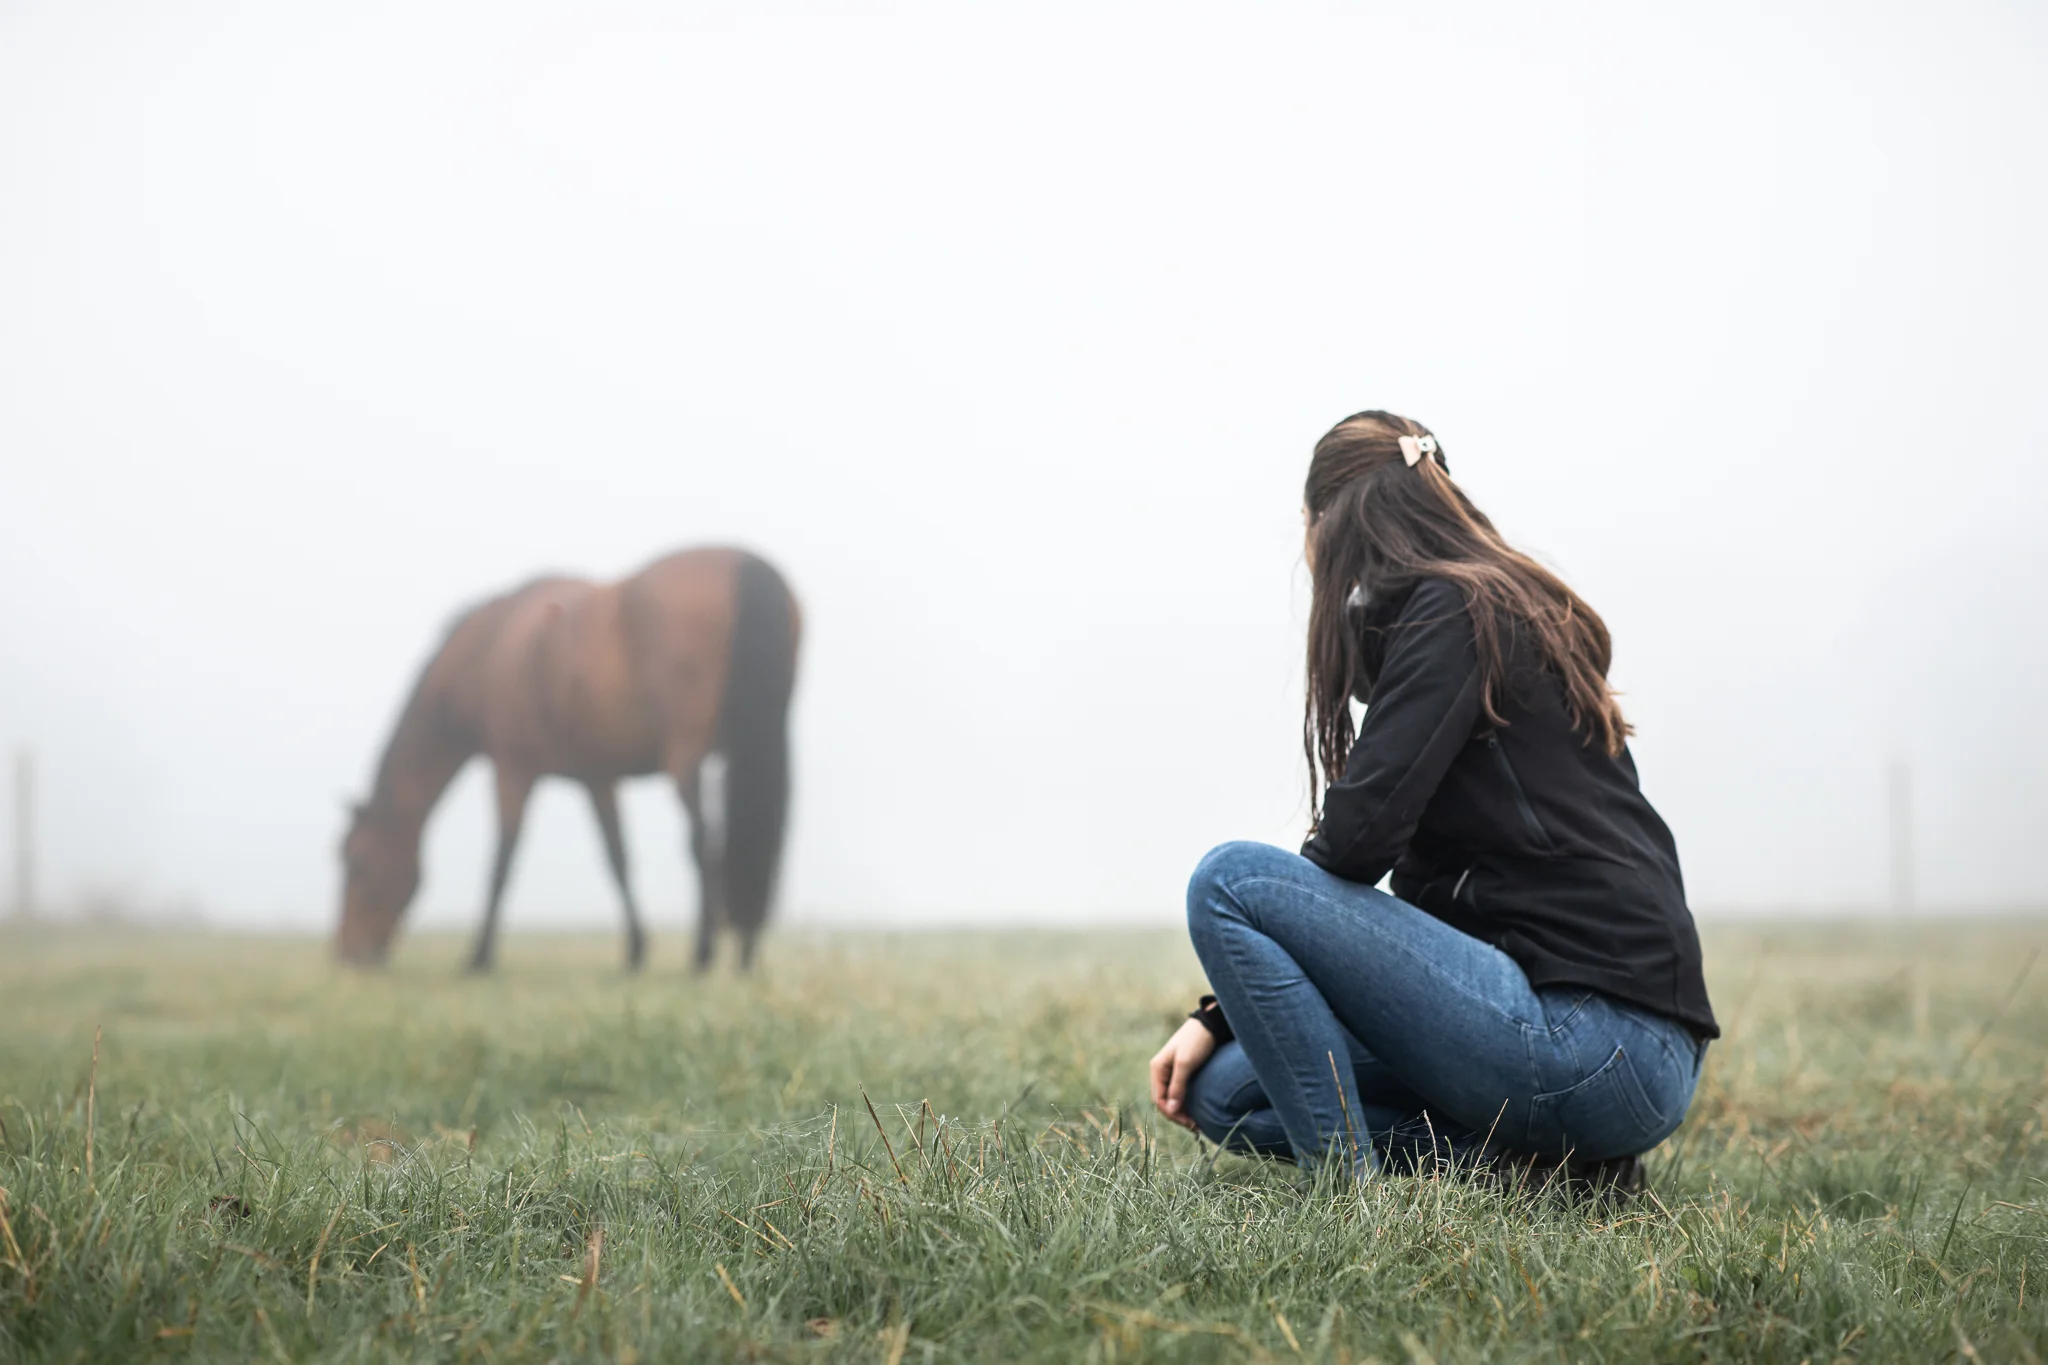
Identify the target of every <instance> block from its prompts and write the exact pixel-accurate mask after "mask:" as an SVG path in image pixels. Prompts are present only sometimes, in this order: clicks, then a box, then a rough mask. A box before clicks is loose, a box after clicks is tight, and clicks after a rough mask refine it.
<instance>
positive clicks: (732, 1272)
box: [0, 923, 2048, 1362]
mask: <svg viewBox="0 0 2048 1365" xmlns="http://www.w3.org/2000/svg"><path fill="white" fill-rule="evenodd" d="M2044 945H2048V924H2043V923H2035V924H2031V925H2027V924H2012V925H2005V926H1992V925H1976V926H1967V927H1959V928H1958V927H1950V928H1938V929H1937V928H1920V929H1913V930H1904V929H1897V928H1873V927H1869V926H1857V925H1850V924H1833V925H1826V926H1807V927H1798V928H1784V929H1761V928H1717V929H1713V930H1711V931H1710V933H1709V938H1708V954H1709V957H1708V962H1709V969H1710V975H1711V978H1712V984H1713V988H1714V995H1715V1001H1716V1004H1717V1007H1718V1009H1719V1011H1720V1014H1721V1017H1722V1019H1723V1021H1724V1023H1725V1024H1726V1025H1728V1027H1729V1037H1728V1038H1727V1039H1726V1040H1725V1041H1724V1042H1723V1043H1722V1044H1720V1045H1719V1046H1718V1047H1717V1048H1716V1049H1715V1050H1714V1051H1713V1052H1712V1053H1711V1054H1710V1058H1709V1062H1708V1071H1707V1077H1706V1079H1705V1081H1704V1083H1703V1087H1702V1091H1701V1094H1700V1097H1699V1099H1698V1101H1697V1103H1696V1105H1695V1107H1694V1110H1693V1115H1692V1118H1691V1119H1690V1121H1689V1122H1688V1123H1687V1124H1686V1126H1685V1128H1684V1129H1683V1130H1682V1131H1681V1132H1680V1133H1679V1134H1678V1136H1677V1137H1676V1138H1674V1139H1673V1140H1672V1141H1671V1142H1670V1143H1669V1144H1667V1145H1666V1146H1665V1147H1664V1148H1663V1149H1661V1150H1660V1151H1659V1153H1658V1154H1657V1155H1656V1157H1655V1158H1654V1161H1653V1163H1652V1180H1653V1184H1654V1190H1655V1198H1654V1200H1646V1201H1644V1202H1642V1203H1639V1204H1637V1205H1634V1206H1631V1207H1629V1208H1627V1209H1625V1210H1622V1211H1620V1212H1613V1211H1603V1210H1600V1209H1597V1208H1586V1207H1576V1208H1575V1207H1570V1206H1568V1205H1565V1204H1563V1203H1562V1202H1561V1201H1558V1200H1555V1199H1545V1198H1531V1197H1525V1196H1524V1197H1512V1198H1511V1197H1504V1196H1502V1195H1500V1194H1497V1193H1495V1192H1492V1191H1491V1190H1489V1189H1487V1188H1484V1187H1480V1186H1476V1185H1473V1184H1470V1183H1467V1182H1465V1181H1463V1180H1460V1179H1455V1178H1442V1177H1437V1178H1429V1179H1416V1178H1405V1177H1403V1178H1387V1179H1383V1180H1380V1181H1377V1182H1374V1183H1371V1184H1368V1185H1365V1186H1358V1187H1349V1188H1318V1189H1312V1190H1308V1191H1301V1190H1298V1189H1297V1188H1296V1185H1295V1182H1294V1180H1293V1178H1292V1172H1291V1171H1290V1170H1288V1169H1287V1168H1284V1167H1271V1166H1264V1165H1260V1164H1256V1163H1251V1162H1245V1161H1240V1160H1237V1159H1233V1158H1226V1159H1223V1160H1221V1161H1211V1160H1210V1159H1209V1158H1208V1157H1207V1156H1206V1155H1205V1154H1204V1152H1203V1151H1201V1150H1200V1149H1199V1147H1198V1144H1197V1142H1196V1140H1195V1139H1194V1138H1193V1137H1192V1136H1190V1135H1188V1134H1186V1133H1183V1132H1181V1131H1180V1130H1178V1129H1175V1128H1172V1127H1170V1126H1168V1125H1165V1124H1163V1123H1161V1122H1159V1121H1156V1120H1155V1118H1154V1117H1153V1116H1152V1115H1151V1113H1150V1110H1149V1106H1148V1105H1147V1103H1146V1100H1145V1081H1144V1064H1145V1061H1146V1059H1147V1058H1148V1057H1149V1056H1150V1054H1151V1052H1152V1051H1153V1050H1154V1049H1155V1048H1156V1047H1157V1045H1158V1043H1159V1042H1160V1040H1161V1039H1162V1038H1163V1036H1164V1035H1165V1033H1166V1031H1167V1030H1168V1029H1169V1027H1171V1026H1172V1024H1173V1023H1174V1022H1175V1021H1176V1020H1177V1019H1178V1017H1179V1015H1180V1013H1181V1011H1182V1010H1184V1009H1185V1008H1186V1005H1187V1001H1188V999H1189V997H1190V995H1191V994H1192V993H1193V992H1194V991H1195V989H1196V988H1197V986H1198V985H1199V981H1200V974H1199V971H1198V970H1197V968H1196V966H1195V963H1194V961H1193V958H1192V955H1191V954H1190V953H1189V952H1188V950H1187V948H1186V946H1185V944H1184V943H1183V942H1182V941H1181V939H1180V938H1179V937H1178V936H1176V935H1173V934H1168V933H1159V934H1139V933H1111V932H1103V933H1093V934H1081V933H1073V934H1065V933H1031V934H1026V933H1014V934H1012V933H988V934H969V933H947V934H922V935H921V934H879V933H876V934H832V935H827V934H809V933H788V934H784V935H782V936H779V937H775V938H772V939H771V940H770V942H769V944H768V947H767V952H766V954H765V962H764V966H763V969H762V971H761V972H760V973H759V975H758V976H757V977H755V978H754V979H752V980H748V981H739V980H735V979H733V978H732V977H730V976H725V975H721V976H717V977H714V978H713V979H710V980H708V981H695V980H692V979H690V978H688V977H686V976H684V975H682V974H681V973H680V971H679V969H678V967H677V965H676V964H677V962H678V960H679V958H680V954H681V948H680V946H679V941H677V940H673V939H671V940H669V941H664V942H661V943H658V944H657V950H658V951H657V955H656V967H655V969H654V970H653V971H652V972H651V973H650V974H649V975H648V976H647V977H645V978H644V979H641V980H635V981H629V980H627V979H626V978H624V977H623V976H621V975H620V974H619V973H618V972H617V971H616V969H615V968H614V967H613V965H612V964H613V959H614V954H615V953H616V951H617V944H616V942H615V941H613V940H611V939H608V938H588V939H586V938H541V937H528V938H514V939H512V940H511V941H510V942H509V944H508V945H507V952H506V968H505V970H504V971H502V972H501V973H500V975H499V976H497V977H496V978H495V979H492V980H488V981H470V980H465V979H460V978H457V977H456V976H455V975H454V972H453V968H454V965H455V963H456V961H457V958H458V955H459V951H460V947H461V945H460V944H458V943H457V942H456V941H455V940H452V939H433V938H423V939H415V940H413V941H411V942H409V943H407V944H405V945H404V947H403V950H402V952H401V954H400V959H399V964H398V966H397V967H396V968H395V969H394V970H392V971H389V972H386V973H383V974H381V975H375V976H352V975H347V974H343V973H340V972H338V971H336V970H334V969H332V968H331V967H330V966H329V965H328V964H327V962H326V961H325V958H324V946H323V945H321V944H319V943H317V942H313V941H306V940H289V939H274V940H264V939H250V938H235V937H225V936H207V935H191V936H182V937H172V936H167V935H151V934H145V933H125V934H114V933H111V932H109V933H102V934H92V935H88V934H84V933H63V934H56V933H53V934H41V935H38V934H28V933H23V932H15V933H12V934H7V935H0V1186H4V1196H0V1201H4V1202H0V1208H4V1210H5V1215H6V1217H5V1220H4V1222H0V1359H4V1360H37V1361H42V1360H52V1361H55V1360H62V1361H72V1360H95V1361H96V1360H124V1361H125V1360H154V1359H165V1360H179V1359H200V1360H225V1359H233V1360H273V1359H276V1360H303V1359H319V1360H371V1359H407V1360H413V1359H417V1360H446V1361H482V1362H492V1361H498V1362H509V1361H520V1360H554V1359H574V1360H582V1359H590V1360H600V1359H601V1360H621V1361H631V1360H636V1359H637V1360H643V1361H653V1360H805V1361H812V1360H816V1361H824V1360H834V1361H837V1360H847V1361H853V1360H861V1361H882V1362H905V1361H909V1362H922V1361H927V1360H947V1361H957V1360H1002V1359H1012V1360H1015V1359H1037V1360H1057V1361H1080V1360H1102V1361H1109V1360H1139V1359H1143V1360H1176V1361H1178V1360H1283V1361H1284V1360H1291V1359H1294V1358H1296V1357H1297V1356H1299V1357H1304V1358H1307V1359H1311V1360H1326V1361H1342V1360H1351V1361H1363V1360H1367V1359H1373V1358H1377V1359H1380V1360H1383V1361H1388V1362H1396V1361H1403V1360H1413V1361H1425V1360H1436V1361H1453V1360H1471V1359H1482V1358H1483V1359H1489V1360H1522V1359H1540V1360H1546V1361H1554V1360H1608V1361H1638V1360H1699V1359H1709V1360H1723V1359H1730V1360H1733V1359H1742V1360H1752V1359H1754V1360H1783V1361H1787V1362H1796V1361H1802V1360H1810V1361H1828V1360H1835V1359H1840V1358H1849V1359H1862V1360H1915V1361H1921V1360H1936V1359H1949V1358H1956V1359H1967V1360H1973V1361H1998V1360H2017V1361H2025V1360H2038V1359H2040V1358H2042V1357H2043V1356H2048V1137H2044V1133H2043V1127H2044V1124H2048V963H2038V964H2037V963H2035V962H2034V958H2035V956H2036V955H2037V954H2038V953H2039V952H2040V950H2041V948H2042V947H2043V946H2044ZM2023 974H2026V979H2022V978H2023ZM96 1029H98V1030H99V1031H100V1041H99V1055H98V1061H97V1064H96V1065H95V1063H94V1060H93V1047H94V1042H93V1040H94V1033H95V1030H96ZM863 1091H865V1094H866V1096H867V1098H868V1099H869V1100H872V1102H873V1110H874V1114H875V1116H876V1117H871V1116H870V1112H869V1108H868V1105H867V1103H866V1102H864V1100H863ZM877 1119H879V1131H878V1127H877ZM885 1135H886V1139H887V1143H886V1145H885V1142H884V1136H885Z"/></svg>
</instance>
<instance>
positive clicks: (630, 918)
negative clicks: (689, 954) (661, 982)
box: [589, 782, 647, 972]
mask: <svg viewBox="0 0 2048 1365" xmlns="http://www.w3.org/2000/svg"><path fill="white" fill-rule="evenodd" d="M589 789H590V807H591V809H592V810H594V811H596V812H597V828H598V831H599V832H600V833H601V834H603V835H604V856H605V859H606V861H608V862H610V863H611V865H612V880H613V881H615V882H617V883H618V884H619V900H620V902H621V903H622V904H623V905H624V906H625V907H626V970H627V971H629V972H637V971H639V970H640V965H641V963H642V961H643V960H644V959H645V958H646V956H647V934H646V932H645V931H644V930H642V929H641V927H640V907H639V906H638V905H637V904H635V903H634V901H633V884H632V882H631V880H630V879H629V878H628V877H627V875H626V836H625V834H624V833H623V832H622V831H621V830H620V829H619V790H618V788H617V787H615V786H613V785H612V784H611V783H609V782H592V783H591V784H590V787H589Z"/></svg>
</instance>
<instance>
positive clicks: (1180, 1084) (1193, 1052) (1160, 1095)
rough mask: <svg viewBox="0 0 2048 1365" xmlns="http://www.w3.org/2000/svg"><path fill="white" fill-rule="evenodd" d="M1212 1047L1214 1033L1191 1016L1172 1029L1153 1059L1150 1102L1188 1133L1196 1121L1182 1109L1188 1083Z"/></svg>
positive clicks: (1191, 1130) (1214, 1038)
mask: <svg viewBox="0 0 2048 1365" xmlns="http://www.w3.org/2000/svg"><path fill="white" fill-rule="evenodd" d="M1215 1050H1216V1035H1215V1034H1213V1033H1211V1032H1209V1030H1208V1029H1207V1028H1205V1027H1204V1026H1203V1025H1202V1021H1201V1020H1199V1019H1190V1020H1188V1021H1187V1022H1186V1023H1184V1024H1182V1025H1181V1026H1180V1027H1179V1028H1178V1029H1176V1030H1175V1031H1174V1035H1173V1036H1172V1037H1171V1038H1168V1039H1167V1040H1166V1046H1165V1047H1163V1048H1160V1049H1159V1052H1158V1055H1157V1056H1155V1057H1153V1058H1152V1103H1153V1104H1154V1105H1156V1106H1157V1107H1158V1109H1159V1112H1160V1113H1162V1114H1164V1115H1166V1117H1168V1118H1170V1119H1172V1120H1173V1121H1174V1122H1175V1123H1177V1124H1179V1125H1180V1126H1181V1127H1183V1128H1185V1129H1187V1130H1188V1131H1189V1132H1194V1131H1195V1121H1194V1120H1193V1119H1191V1118H1189V1117H1188V1116H1187V1114H1186V1113H1185V1112H1184V1110H1185V1106H1186V1104H1187V1097H1188V1082H1189V1081H1191V1080H1193V1079H1194V1076H1195V1073H1196V1072H1197V1071H1200V1070H1201V1069H1202V1064H1203V1063H1204V1062H1206V1061H1208V1060H1209V1054H1210V1053H1212V1052H1214V1051H1215Z"/></svg>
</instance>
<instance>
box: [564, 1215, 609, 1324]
mask: <svg viewBox="0 0 2048 1365" xmlns="http://www.w3.org/2000/svg"><path fill="white" fill-rule="evenodd" d="M603 1258H604V1225H603V1224H601V1223H592V1224H591V1225H590V1233H589V1235H588V1236H586V1237H585V1238H584V1239H583V1279H582V1280H581V1281H580V1282H579V1283H578V1284H577V1286H576V1306H575V1307H574V1308H572V1309H570V1310H569V1321H571V1322H574V1321H576V1318H577V1315H578V1314H580V1313H581V1312H582V1311H583V1301H584V1300H585V1299H588V1298H589V1297H590V1291H591V1290H593V1289H595V1288H597V1267H598V1263H599V1262H600V1261H601V1260H603Z"/></svg>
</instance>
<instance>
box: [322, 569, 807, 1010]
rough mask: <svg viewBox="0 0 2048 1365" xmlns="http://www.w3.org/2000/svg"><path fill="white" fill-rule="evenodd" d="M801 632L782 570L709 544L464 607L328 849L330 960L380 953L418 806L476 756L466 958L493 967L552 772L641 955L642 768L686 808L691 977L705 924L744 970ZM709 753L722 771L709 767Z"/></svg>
mask: <svg viewBox="0 0 2048 1365" xmlns="http://www.w3.org/2000/svg"><path fill="white" fill-rule="evenodd" d="M799 630H800V620H799V616H798V612H797V605H796V601H795V599H794V598H793V597H792V596H791V595H790V592H789V588H788V586H787V585H786V584H785V583H784V582H783V579H782V576H781V575H780V574H779V573H777V572H776V571H775V570H774V569H773V568H772V567H771V566H770V565H769V564H768V563H767V562H766V561H765V560H762V559H759V558H756V557H755V556H753V555H751V554H747V553H745V552H743V551H739V550H723V549H701V550H687V551H684V552H683V553H681V554H677V555H671V556H669V557H668V558H666V559H662V560H657V561H656V562H655V563H653V564H650V565H649V566H648V567H647V568H645V569H643V570H641V571H640V572H639V573H637V574H635V575H634V576H633V577H631V578H628V579H624V580H622V581H620V582H618V583H611V584H603V585H600V584H596V583H588V582H583V581H581V580H577V579H567V578H543V579H539V580H536V581H535V582H532V583H529V584H527V585H526V586H525V587H523V588H519V589H516V590H514V591H512V592H509V593H507V594H505V595H504V596H503V597H496V598H492V599H491V600H490V601H488V602H485V603H483V604H482V605H481V606H478V607H476V608H474V609H473V610H471V611H469V612H467V613H465V614H464V615H463V616H462V617H461V618H460V619H458V620H457V621H456V622H455V624H454V625H453V626H452V627H450V628H449V631H448V637H447V639H446V640H444V641H443V642H442V645H441V648H440V649H439V650H438V651H436V652H435V654H434V657H433V658H431V659H430V660H428V661H427V666H426V668H425V669H424V670H422V671H421V673H420V677H419V681H418V682H417V683H416V684H415V685H414V687H413V691H412V696H411V698H410V699H409V700H408V701H407V702H406V704H405V709H404V710H403V711H402V712H401V713H400V714H399V717H398V725H397V728H396V729H395V730H393V732H392V735H391V739H390V742H389V743H388V744H386V745H385V748H384V757H383V759H382V761H381V762H380V763H379V764H378V767H377V778H376V785H375V787H374V789H373V790H372V791H371V794H370V799H369V800H368V801H366V802H364V803H363V804H362V805H360V806H358V807H356V809H355V818H354V820H353V822H352V824H351V825H350V828H349V832H348V837H347V838H346V839H345V840H343V842H342V853H341V856H342V867H343V881H344V886H343V892H342V908H341V927H340V930H339V932H338V933H337V935H336V939H335V949H336V951H337V953H338V954H339V955H340V956H341V958H342V959H343V960H344V961H347V962H352V963H357V964H371V963H376V962H381V961H382V960H383V959H384V957H385V955H386V954H387V953H388V952H389V951H390V947H391V938H392V935H393V933H394V932H395V931H396V930H397V927H398V921H399V918H400V916H402V915H403V914H404V913H405V908H406V906H407V905H409V904H410V903H411V902H412V898H413V893H414V892H415V891H416V890H418V888H419V881H420V834H421V831H422V830H423V829H424V828H425V825H426V822H427V816H428V814H429V813H430V812H431V811H432V810H433V808H434V805H435V803H436V802H437V801H439V800H440V798H441V794H442V793H443V792H444V791H446V790H447V788H448V784H449V783H450V782H451V781H453V780H454V778H455V774H456V773H457V772H459V771H460V770H461V769H462V766H463V765H464V764H465V763H467V762H468V761H469V760H470V759H471V758H472V757H474V756H476V755H477V754H483V755H486V756H487V757H489V759H490V760H491V763H492V765H493V766H494V767H495V768H496V770H497V793H498V849H497V856H496V858H495V860H494V861H493V863H492V867H491V889H490V898H489V901H488V902H487V904H486V906H485V909H484V923H483V932H482V933H481V934H480V935H479V936H478V938H477V943H476V951H475V953H474V954H473V955H472V956H471V958H470V968H471V970H473V971H485V970H488V969H489V967H490V965H491V958H492V953H493V950H494V948H495V945H496V940H497V932H498V906H499V903H500V901H501V900H502V899H503V897H504V894H505V878H506V874H507V873H508V872H510V870H511V867H512V853H513V850H514V849H515V848H516V847H517V846H518V843H519V828H520V824H521V821H522V819H523V818H524V816H525V813H526V801H527V797H528V796H529V795H531V794H532V791H533V784H534V783H535V782H536V781H538V780H539V779H540V778H542V777H544V776H549V775H559V776H562V777H567V778H570V779H572V780H574V781H576V782H580V783H582V784H583V786H584V788H585V790H587V791H588V792H589V793H590V803H591V806H592V807H593V808H594V809H595V811H596V813H597V824H598V829H599V830H600V832H602V834H603V835H604V848H605V854H606V857H607V858H608V860H609V861H610V863H611V870H612V877H613V879H614V880H616V881H617V882H618V886H619V895H620V897H621V899H622V900H623V901H624V903H625V911H626V935H627V949H626V961H627V964H628V966H629V967H631V968H638V967H639V966H640V964H641V960H642V958H643V956H644V955H645V952H646V935H645V933H644V932H643V931H642V929H641V927H640V911H639V908H638V907H637V906H636V905H635V904H634V901H633V891H632V888H631V886H630V885H629V883H628V880H627V875H626V845H625V840H624V838H623V837H622V836H621V834H620V831H619V807H618V798H617V791H616V788H617V784H618V782H619V779H621V778H624V777H632V776H636V775H639V774H645V773H666V774H668V776H669V778H670V779H671V780H672V781H673V782H674V783H675V784H676V790H677V792H678V793H679V794H680V796H681V797H682V802H683V805H684V807H685V808H686V809H687V810H688V812H689V817H690V851H691V853H692V854H693V855H694V856H695V858H696V861H697V874H698V879H699V882H700V884H701V886H702V888H703V896H702V900H701V908H700V910H699V915H698V921H697V957H696V965H697V969H698V970H699V971H701V970H703V969H704V968H705V967H706V966H708V965H709V964H710V962H711V956H712V950H713V947H714V937H713V936H714V934H715V933H716V932H717V930H718V929H720V928H729V929H731V930H733V931H734V932H735V933H737V934H738V935H739V940H740V965H741V967H742V968H743V969H744V968H745V967H747V966H749V965H751V964H752V962H753V957H754V942H755V939H756V938H757V937H758V936H759V934H760V932H761V925H762V923H763V921H764V920H766V918H767V916H768V905H769V900H770V897H771V896H772V895H773V893H774V888H775V875H776V869H777V866H778V864H779V863H780V862H781V858H782V834H783V825H784V822H785V819H786V817H787V813H788V807H789V725H788V722H789V698H790V691H791V688H792V685H793V683H794V681H795V673H796V652H797V637H798V634H799ZM714 754H716V755H718V756H719V757H721V758H722V759H723V760H724V761H723V763H722V764H708V763H707V762H706V760H707V759H708V758H710V757H711V756H712V755H714ZM714 771H715V772H716V773H717V774H718V775H719V776H718V780H715V781H713V780H708V779H709V778H711V777H712V775H713V773H714ZM707 798H714V799H707ZM707 807H710V808H711V810H710V811H708V812H707V809H706V808H707ZM707 816H708V817H709V818H707Z"/></svg>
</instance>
